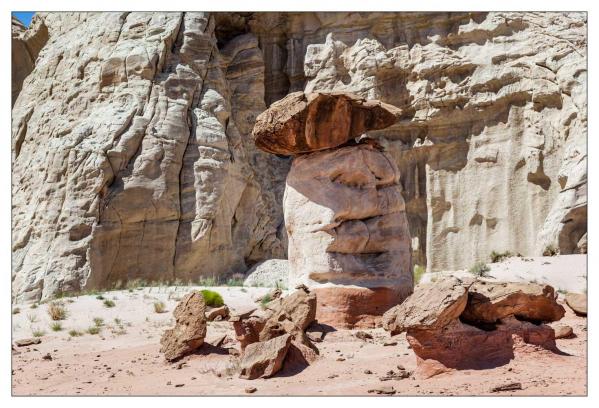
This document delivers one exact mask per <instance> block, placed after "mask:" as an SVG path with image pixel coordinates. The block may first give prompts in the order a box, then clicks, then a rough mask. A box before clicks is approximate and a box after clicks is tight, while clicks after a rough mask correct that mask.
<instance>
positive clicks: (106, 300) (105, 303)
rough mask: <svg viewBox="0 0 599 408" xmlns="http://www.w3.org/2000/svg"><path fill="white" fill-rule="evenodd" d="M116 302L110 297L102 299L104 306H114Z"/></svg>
mask: <svg viewBox="0 0 599 408" xmlns="http://www.w3.org/2000/svg"><path fill="white" fill-rule="evenodd" d="M115 306H116V303H114V301H112V300H110V299H104V307H115Z"/></svg>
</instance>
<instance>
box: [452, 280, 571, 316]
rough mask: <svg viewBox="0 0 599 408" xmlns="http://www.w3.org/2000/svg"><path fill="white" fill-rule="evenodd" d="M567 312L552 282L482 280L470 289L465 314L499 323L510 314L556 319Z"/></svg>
mask: <svg viewBox="0 0 599 408" xmlns="http://www.w3.org/2000/svg"><path fill="white" fill-rule="evenodd" d="M565 313H566V311H565V310H564V308H563V306H562V305H560V304H559V303H557V293H555V292H554V290H553V288H552V287H551V286H549V285H538V284H534V283H515V282H498V283H495V282H485V281H478V282H476V283H474V284H473V285H472V286H470V288H469V289H468V304H467V305H466V308H465V309H464V311H463V313H462V315H461V317H462V318H463V319H464V320H465V321H469V322H476V323H495V322H497V321H498V320H501V319H503V318H505V317H507V316H516V317H517V318H520V319H524V320H528V321H543V322H553V321H556V320H559V319H561V318H562V317H564V314H565Z"/></svg>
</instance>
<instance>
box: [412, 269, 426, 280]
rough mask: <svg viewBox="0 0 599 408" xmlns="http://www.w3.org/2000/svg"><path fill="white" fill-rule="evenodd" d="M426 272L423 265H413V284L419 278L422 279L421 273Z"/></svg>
mask: <svg viewBox="0 0 599 408" xmlns="http://www.w3.org/2000/svg"><path fill="white" fill-rule="evenodd" d="M425 272H426V269H425V268H424V266H421V265H414V284H418V282H420V279H422V275H424V273H425Z"/></svg>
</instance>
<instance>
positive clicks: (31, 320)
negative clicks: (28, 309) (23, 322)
mask: <svg viewBox="0 0 599 408" xmlns="http://www.w3.org/2000/svg"><path fill="white" fill-rule="evenodd" d="M27 320H29V323H37V322H38V319H37V316H36V315H33V314H28V315H27Z"/></svg>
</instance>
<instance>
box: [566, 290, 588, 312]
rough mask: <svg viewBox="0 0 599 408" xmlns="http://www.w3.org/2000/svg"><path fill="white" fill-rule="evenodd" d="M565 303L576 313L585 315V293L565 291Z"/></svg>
mask: <svg viewBox="0 0 599 408" xmlns="http://www.w3.org/2000/svg"><path fill="white" fill-rule="evenodd" d="M566 304H567V305H568V306H570V309H572V310H573V311H574V313H576V314H577V315H580V316H586V315H587V295H586V294H585V293H567V294H566Z"/></svg>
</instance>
